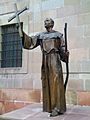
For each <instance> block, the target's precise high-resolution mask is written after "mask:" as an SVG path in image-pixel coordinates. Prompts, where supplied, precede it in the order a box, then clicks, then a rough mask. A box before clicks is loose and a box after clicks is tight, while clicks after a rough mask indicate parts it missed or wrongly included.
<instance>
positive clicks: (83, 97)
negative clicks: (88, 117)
mask: <svg viewBox="0 0 90 120" xmlns="http://www.w3.org/2000/svg"><path fill="white" fill-rule="evenodd" d="M77 99H78V105H89V106H90V92H77Z"/></svg>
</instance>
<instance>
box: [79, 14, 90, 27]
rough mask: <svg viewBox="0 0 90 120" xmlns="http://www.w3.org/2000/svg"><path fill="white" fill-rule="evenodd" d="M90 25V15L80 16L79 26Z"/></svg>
mask: <svg viewBox="0 0 90 120" xmlns="http://www.w3.org/2000/svg"><path fill="white" fill-rule="evenodd" d="M83 24H90V13H88V14H80V15H78V25H83Z"/></svg>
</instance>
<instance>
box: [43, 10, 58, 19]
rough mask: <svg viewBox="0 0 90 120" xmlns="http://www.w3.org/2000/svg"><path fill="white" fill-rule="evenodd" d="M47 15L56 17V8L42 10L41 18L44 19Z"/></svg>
mask: <svg viewBox="0 0 90 120" xmlns="http://www.w3.org/2000/svg"><path fill="white" fill-rule="evenodd" d="M47 17H50V18H53V19H55V18H56V17H57V11H56V9H51V10H46V11H42V20H43V21H44V20H45V19H46V18H47Z"/></svg>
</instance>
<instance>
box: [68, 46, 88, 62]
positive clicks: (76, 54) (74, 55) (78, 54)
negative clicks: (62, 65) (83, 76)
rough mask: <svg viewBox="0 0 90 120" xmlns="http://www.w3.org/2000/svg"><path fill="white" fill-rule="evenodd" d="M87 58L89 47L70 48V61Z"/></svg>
mask: <svg viewBox="0 0 90 120" xmlns="http://www.w3.org/2000/svg"><path fill="white" fill-rule="evenodd" d="M89 59H90V58H89V49H88V48H87V49H85V48H78V49H71V50H70V59H69V60H70V62H72V61H83V60H86V61H88V60H89Z"/></svg>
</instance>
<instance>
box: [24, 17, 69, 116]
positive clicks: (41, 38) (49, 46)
mask: <svg viewBox="0 0 90 120" xmlns="http://www.w3.org/2000/svg"><path fill="white" fill-rule="evenodd" d="M44 26H45V28H46V31H45V32H41V33H39V34H37V35H35V36H32V37H29V36H28V35H27V34H26V33H25V32H23V41H22V43H23V47H24V48H25V49H28V50H31V49H34V48H36V47H37V46H39V45H40V47H41V51H42V67H41V80H42V91H43V111H45V112H49V113H50V116H57V115H60V114H63V113H64V112H65V111H66V99H65V89H64V81H63V73H62V65H61V60H62V61H63V62H66V58H67V56H68V55H69V54H68V52H65V45H64V39H63V34H62V33H60V32H58V31H55V30H53V26H54V21H53V20H52V19H51V18H47V19H46V20H45V21H44Z"/></svg>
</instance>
